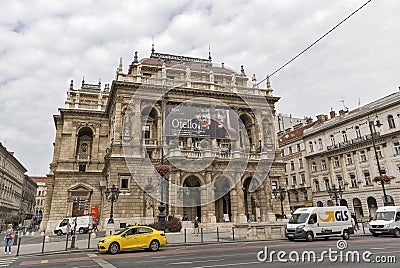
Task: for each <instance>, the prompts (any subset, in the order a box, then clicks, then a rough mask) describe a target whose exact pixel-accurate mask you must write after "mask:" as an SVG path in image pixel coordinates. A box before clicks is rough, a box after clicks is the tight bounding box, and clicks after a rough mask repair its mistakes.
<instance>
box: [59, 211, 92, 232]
mask: <svg viewBox="0 0 400 268" xmlns="http://www.w3.org/2000/svg"><path fill="white" fill-rule="evenodd" d="M75 219H76V223H77V224H76V231H77V232H79V233H80V234H83V233H87V232H88V231H89V230H92V229H93V218H92V215H87V216H79V217H68V218H64V219H63V220H62V221H61V222H60V223H59V224H58V225H57V227H56V228H55V229H54V234H56V235H63V234H66V233H67V232H68V223H69V225H70V226H71V225H72V222H73V221H74V220H75ZM69 231H73V230H69Z"/></svg>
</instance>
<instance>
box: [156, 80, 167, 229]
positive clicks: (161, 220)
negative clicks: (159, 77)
mask: <svg viewBox="0 0 400 268" xmlns="http://www.w3.org/2000/svg"><path fill="white" fill-rule="evenodd" d="M166 89H167V84H166V81H165V89H164V87H163V89H162V90H163V92H162V95H161V166H163V165H164V145H165V144H164V143H165V137H164V136H165V133H164V120H165V101H168V92H166V91H167V90H166ZM160 175H161V177H160V205H159V206H158V211H159V214H158V229H159V230H162V231H165V212H164V211H165V203H164V176H165V174H164V173H163V172H162V173H161V174H160Z"/></svg>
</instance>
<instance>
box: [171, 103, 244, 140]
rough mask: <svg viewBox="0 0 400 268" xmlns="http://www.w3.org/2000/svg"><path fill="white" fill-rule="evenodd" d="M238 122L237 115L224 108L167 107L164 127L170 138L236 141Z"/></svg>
mask: <svg viewBox="0 0 400 268" xmlns="http://www.w3.org/2000/svg"><path fill="white" fill-rule="evenodd" d="M238 122H239V121H238V117H237V114H236V113H235V112H234V111H233V110H232V109H229V108H225V107H224V108H218V107H200V106H182V105H179V106H176V107H174V106H171V105H168V106H167V114H166V118H165V126H164V127H165V135H166V136H170V137H196V138H216V139H230V140H237V139H238V133H239V130H238V125H239V123H238Z"/></svg>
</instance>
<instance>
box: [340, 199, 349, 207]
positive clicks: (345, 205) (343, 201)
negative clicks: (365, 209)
mask: <svg viewBox="0 0 400 268" xmlns="http://www.w3.org/2000/svg"><path fill="white" fill-rule="evenodd" d="M339 205H340V206H344V207H349V206H348V204H347V200H346V199H340V202H339Z"/></svg>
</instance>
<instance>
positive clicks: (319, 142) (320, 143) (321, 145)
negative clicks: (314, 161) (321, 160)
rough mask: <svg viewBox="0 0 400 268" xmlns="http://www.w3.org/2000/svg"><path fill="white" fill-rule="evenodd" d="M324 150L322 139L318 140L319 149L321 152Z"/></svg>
mask: <svg viewBox="0 0 400 268" xmlns="http://www.w3.org/2000/svg"><path fill="white" fill-rule="evenodd" d="M323 148H324V145H323V144H322V139H321V138H319V139H318V149H319V150H322V149H323Z"/></svg>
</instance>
